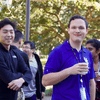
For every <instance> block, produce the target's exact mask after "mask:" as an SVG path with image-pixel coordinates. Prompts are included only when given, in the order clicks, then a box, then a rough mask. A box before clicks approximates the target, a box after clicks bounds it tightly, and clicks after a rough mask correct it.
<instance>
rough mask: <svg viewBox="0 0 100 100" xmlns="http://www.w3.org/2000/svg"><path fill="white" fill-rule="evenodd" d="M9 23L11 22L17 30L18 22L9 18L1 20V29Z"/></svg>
mask: <svg viewBox="0 0 100 100" xmlns="http://www.w3.org/2000/svg"><path fill="white" fill-rule="evenodd" d="M8 24H10V25H11V26H12V27H13V29H14V30H15V28H16V24H15V23H14V22H12V21H10V20H9V19H8V18H5V19H4V20H1V21H0V29H1V28H2V27H4V26H5V25H8Z"/></svg>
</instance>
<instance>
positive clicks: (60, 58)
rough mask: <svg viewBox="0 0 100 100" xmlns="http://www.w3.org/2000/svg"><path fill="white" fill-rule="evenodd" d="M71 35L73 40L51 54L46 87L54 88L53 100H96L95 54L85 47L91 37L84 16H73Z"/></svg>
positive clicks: (69, 27) (43, 79) (69, 28)
mask: <svg viewBox="0 0 100 100" xmlns="http://www.w3.org/2000/svg"><path fill="white" fill-rule="evenodd" d="M68 33H69V40H66V41H65V42H64V43H63V44H61V45H60V46H58V47H56V48H55V49H54V50H53V51H52V52H51V53H50V55H49V57H48V60H47V63H46V66H45V70H44V75H43V78H42V84H43V85H44V86H48V85H53V95H52V100H94V99H95V81H94V77H95V73H94V69H93V59H92V54H91V53H90V52H89V51H88V50H87V49H86V48H84V47H83V46H82V42H83V39H84V38H85V36H86V34H87V33H88V22H87V21H86V19H85V18H84V17H83V16H80V15H74V16H72V17H71V19H70V20H69V24H68Z"/></svg>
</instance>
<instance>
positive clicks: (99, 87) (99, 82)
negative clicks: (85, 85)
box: [85, 39, 100, 100]
mask: <svg viewBox="0 0 100 100" xmlns="http://www.w3.org/2000/svg"><path fill="white" fill-rule="evenodd" d="M85 46H86V48H87V49H88V50H89V51H90V52H91V53H92V56H93V67H94V71H95V74H96V78H95V80H96V100H100V41H98V40H97V39H90V40H88V41H86V44H85Z"/></svg>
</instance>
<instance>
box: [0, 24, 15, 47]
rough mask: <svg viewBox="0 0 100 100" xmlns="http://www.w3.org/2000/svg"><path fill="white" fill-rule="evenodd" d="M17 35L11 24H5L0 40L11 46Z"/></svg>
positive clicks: (0, 32) (1, 30)
mask: <svg viewBox="0 0 100 100" xmlns="http://www.w3.org/2000/svg"><path fill="white" fill-rule="evenodd" d="M14 37H15V33H14V29H13V27H12V26H11V25H9V24H8V25H5V26H4V27H2V28H1V29H0V42H1V43H2V44H4V45H6V46H9V45H10V44H11V43H12V42H13V40H14Z"/></svg>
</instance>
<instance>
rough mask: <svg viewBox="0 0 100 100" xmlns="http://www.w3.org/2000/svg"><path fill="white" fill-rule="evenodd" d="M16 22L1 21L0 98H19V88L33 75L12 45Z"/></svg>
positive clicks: (14, 99) (4, 99)
mask: <svg viewBox="0 0 100 100" xmlns="http://www.w3.org/2000/svg"><path fill="white" fill-rule="evenodd" d="M14 37H15V24H14V23H13V22H11V21H10V20H9V19H4V20H2V21H0V100H17V92H18V89H19V88H20V87H21V86H22V85H23V84H24V85H28V83H30V81H31V78H32V75H31V72H30V70H29V68H28V66H27V65H26V64H25V62H24V60H23V58H22V56H21V55H20V54H19V53H18V52H17V51H16V49H14V48H13V46H11V43H12V41H13V40H14Z"/></svg>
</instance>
